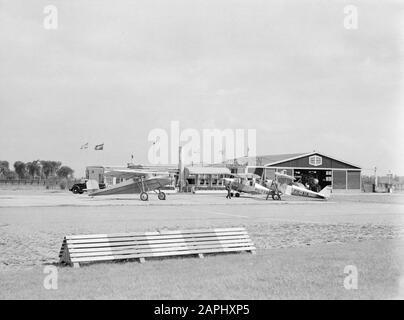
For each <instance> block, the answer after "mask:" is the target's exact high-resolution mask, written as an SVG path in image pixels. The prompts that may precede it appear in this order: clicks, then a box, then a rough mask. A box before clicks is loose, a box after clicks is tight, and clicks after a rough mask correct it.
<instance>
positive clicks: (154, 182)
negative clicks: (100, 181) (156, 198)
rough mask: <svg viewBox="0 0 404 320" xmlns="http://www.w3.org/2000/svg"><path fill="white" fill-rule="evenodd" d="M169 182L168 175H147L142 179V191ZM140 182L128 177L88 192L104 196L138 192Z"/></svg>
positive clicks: (140, 188)
mask: <svg viewBox="0 0 404 320" xmlns="http://www.w3.org/2000/svg"><path fill="white" fill-rule="evenodd" d="M169 184H171V178H170V177H168V176H156V177H149V178H146V179H145V180H143V187H144V191H146V192H147V191H154V190H156V189H159V188H162V187H164V186H167V185H169ZM143 187H142V182H140V181H139V179H137V178H133V179H128V180H126V181H123V182H121V183H118V184H115V185H111V186H108V187H107V188H105V189H99V190H96V191H94V192H92V193H90V194H89V196H104V195H115V194H133V193H140V192H142V191H143V190H142V189H143Z"/></svg>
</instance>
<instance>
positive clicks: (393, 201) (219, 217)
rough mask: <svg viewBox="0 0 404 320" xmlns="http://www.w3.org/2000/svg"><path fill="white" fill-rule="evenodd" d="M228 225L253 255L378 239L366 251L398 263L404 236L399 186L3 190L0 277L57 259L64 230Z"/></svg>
mask: <svg viewBox="0 0 404 320" xmlns="http://www.w3.org/2000/svg"><path fill="white" fill-rule="evenodd" d="M230 226H234V227H237V226H243V227H245V228H246V229H247V230H248V232H249V234H250V236H251V238H252V240H253V241H254V243H255V245H256V247H257V253H258V254H257V256H258V257H259V256H265V255H267V254H270V253H271V252H272V251H271V250H274V251H273V252H275V250H277V251H276V252H281V253H282V254H285V253H286V252H287V251H286V250H301V251H299V252H302V253H303V254H304V252H307V253H309V252H310V254H313V253H314V252H316V248H319V252H320V251H321V250H328V249H326V248H332V246H333V245H336V246H338V250H339V252H340V254H341V255H342V256H343V255H344V248H345V249H346V250H347V252H346V253H347V255H348V254H349V252H348V250H350V248H352V246H356V245H358V244H364V245H366V244H370V243H373V242H374V241H376V242H377V243H382V245H379V246H375V249H374V250H375V251H374V252H373V251H372V246H369V245H367V247H366V248H367V249H366V250H368V251H367V252H368V254H367V256H372V257H373V256H374V257H377V256H378V255H380V253H379V252H377V251H376V248H380V247H383V248H384V249H383V251H384V252H386V250H387V249H386V247H387V248H388V249H389V250H390V252H391V253H392V254H391V255H390V257H393V259H396V260H394V261H398V262H397V264H398V265H397V268H396V269H397V270H402V267H403V265H402V261H403V259H402V257H401V253H402V250H398V248H401V247H400V245H401V244H402V243H403V241H404V240H403V239H404V195H403V194H351V195H345V194H341V195H334V196H333V198H332V199H331V200H330V201H327V202H324V201H310V200H305V199H300V198H293V197H291V198H287V197H285V199H284V200H282V201H272V200H270V201H265V200H263V199H257V198H252V197H245V198H239V199H236V198H233V199H231V200H227V199H225V197H224V194H222V193H214V194H199V195H198V194H196V195H189V194H169V195H168V196H167V200H166V201H159V200H157V197H155V196H153V195H151V197H150V201H149V202H147V203H145V202H141V201H139V200H138V196H137V195H134V196H120V197H113V196H110V197H103V198H94V199H92V198H90V197H88V196H86V195H73V194H70V193H67V192H55V191H21V190H15V191H8V190H1V191H0V280H1V279H3V281H4V283H8V284H10V281H12V279H13V277H14V276H15V275H16V273H17V274H18V272H30V270H36V269H38V268H43V266H44V265H47V264H52V263H56V262H57V261H58V252H59V249H60V245H61V243H62V239H63V237H64V236H65V235H68V234H86V233H117V232H126V231H133V232H138V231H139V232H142V231H153V230H157V229H186V228H205V227H206V228H213V227H230ZM324 246H326V247H324ZM308 248H310V250H311V251H308ZM324 248H325V249H324ZM279 250H281V251H279ZM304 250H306V251H304ZM389 250H387V251H389ZM327 252H328V251H327ZM232 259H234V258H232ZM243 259H245V258H243ZM258 259H259V258H258ZM195 260H197V259H195ZM292 261H293V259H292V260H290V261H289V263H292ZM375 261H377V259H376V260H375ZM159 263H163V264H164V263H166V262H164V261H159ZM170 263H172V262H171V261H170ZM179 263H181V262H179ZM232 263H234V262H232ZM323 263H324V264H327V263H328V261H327V259H324V261H323ZM394 263H396V262H394ZM108 265H110V264H108ZM400 268H401V269H400ZM396 269H395V270H396ZM150 272H152V271H150ZM389 272H390V271H389ZM400 273H401V271H399V272H398V273H396V274H395V273H394V272H391V279H390V280H391V282H392V283H393V282H394V283H396V285H397V286H399V283H400V277H402V276H403V275H404V273H401V274H400ZM279 277H282V272H281V270H280V274H279ZM17 278H18V277H17ZM0 287H1V286H0ZM397 290H398V289H397ZM17 296H18V295H17ZM387 296H388V295H386V297H387ZM392 296H394V295H393V294H392ZM6 297H7V296H6ZM382 297H384V296H382ZM205 298H209V297H206V296H205ZM230 298H232V296H230ZM359 298H360V297H359Z"/></svg>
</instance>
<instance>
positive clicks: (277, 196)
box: [272, 193, 281, 200]
mask: <svg viewBox="0 0 404 320" xmlns="http://www.w3.org/2000/svg"><path fill="white" fill-rule="evenodd" d="M272 199H273V200H281V196H280V195H279V194H277V193H275V194H273V195H272Z"/></svg>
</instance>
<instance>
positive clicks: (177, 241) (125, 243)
mask: <svg viewBox="0 0 404 320" xmlns="http://www.w3.org/2000/svg"><path fill="white" fill-rule="evenodd" d="M237 239H240V240H244V239H250V238H249V237H248V235H244V236H229V237H226V238H214V237H208V238H199V240H200V241H224V240H237ZM195 241H196V240H193V239H167V240H164V239H160V240H151V241H145V240H143V241H123V242H99V243H91V244H88V243H84V244H69V248H70V249H77V248H98V247H106V246H125V245H144V244H149V245H150V244H159V243H182V242H185V243H187V242H195Z"/></svg>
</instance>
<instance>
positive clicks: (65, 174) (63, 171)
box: [56, 166, 74, 178]
mask: <svg viewBox="0 0 404 320" xmlns="http://www.w3.org/2000/svg"><path fill="white" fill-rule="evenodd" d="M73 173H74V171H73V169H72V168H70V167H68V166H63V167H60V169H59V170H58V171H57V172H56V174H57V175H58V177H59V178H72V177H73Z"/></svg>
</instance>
